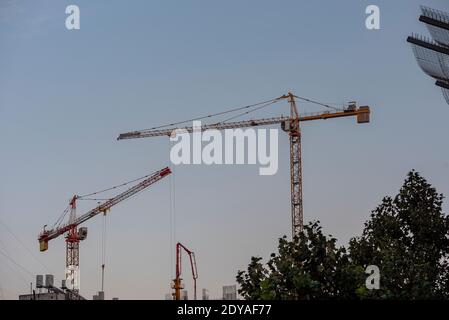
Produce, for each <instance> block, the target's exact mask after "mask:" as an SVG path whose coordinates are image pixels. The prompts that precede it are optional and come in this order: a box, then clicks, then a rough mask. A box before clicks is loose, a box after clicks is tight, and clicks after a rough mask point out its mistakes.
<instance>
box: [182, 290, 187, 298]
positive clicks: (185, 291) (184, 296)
mask: <svg viewBox="0 0 449 320" xmlns="http://www.w3.org/2000/svg"><path fill="white" fill-rule="evenodd" d="M181 300H189V294H188V293H187V290H182V291H181Z"/></svg>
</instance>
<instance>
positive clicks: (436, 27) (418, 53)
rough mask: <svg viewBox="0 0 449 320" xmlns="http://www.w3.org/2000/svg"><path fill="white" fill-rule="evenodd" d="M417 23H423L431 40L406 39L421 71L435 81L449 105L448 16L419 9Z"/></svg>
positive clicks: (413, 37)
mask: <svg viewBox="0 0 449 320" xmlns="http://www.w3.org/2000/svg"><path fill="white" fill-rule="evenodd" d="M421 11H422V14H421V15H420V17H419V21H421V22H423V23H424V24H425V25H426V26H427V29H428V30H429V33H430V35H431V37H432V38H428V37H425V36H420V35H415V34H414V35H412V36H410V37H408V38H407V41H408V42H409V43H411V45H412V49H413V53H414V55H415V58H416V60H417V62H418V65H419V66H420V67H421V69H422V70H423V71H424V72H425V73H426V74H427V75H429V76H430V77H432V78H433V79H435V80H436V82H435V85H436V86H438V87H440V88H441V90H442V92H443V96H444V98H445V99H446V102H447V103H448V104H449V14H448V13H446V12H443V11H440V10H435V9H431V8H428V7H424V6H422V7H421Z"/></svg>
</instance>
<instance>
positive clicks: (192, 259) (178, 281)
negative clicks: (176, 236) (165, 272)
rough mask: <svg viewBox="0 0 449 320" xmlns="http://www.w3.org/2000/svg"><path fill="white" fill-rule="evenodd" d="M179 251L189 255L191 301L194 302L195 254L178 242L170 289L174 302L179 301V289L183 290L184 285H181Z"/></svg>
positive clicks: (196, 275) (196, 273) (196, 272)
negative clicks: (172, 290)
mask: <svg viewBox="0 0 449 320" xmlns="http://www.w3.org/2000/svg"><path fill="white" fill-rule="evenodd" d="M181 250H184V251H185V252H187V254H188V255H189V259H190V267H191V268H192V278H193V299H194V300H196V279H198V271H197V269H196V259H195V253H194V252H193V251H190V250H189V249H187V248H186V247H185V246H184V245H183V244H182V243H180V242H178V243H177V244H176V278H175V279H173V284H172V288H173V289H174V290H175V292H174V293H173V298H174V300H180V299H181V289H184V285H183V284H182V283H181V281H182V279H181V273H182V268H181Z"/></svg>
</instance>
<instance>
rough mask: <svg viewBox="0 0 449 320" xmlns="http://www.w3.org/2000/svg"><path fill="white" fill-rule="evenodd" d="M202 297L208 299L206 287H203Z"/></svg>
mask: <svg viewBox="0 0 449 320" xmlns="http://www.w3.org/2000/svg"><path fill="white" fill-rule="evenodd" d="M202 299H203V300H209V291H208V290H207V289H203V291H202Z"/></svg>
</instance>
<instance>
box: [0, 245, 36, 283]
mask: <svg viewBox="0 0 449 320" xmlns="http://www.w3.org/2000/svg"><path fill="white" fill-rule="evenodd" d="M0 254H1V255H2V256H4V257H5V258H6V259H8V260H9V261H11V262H12V263H13V264H14V265H15V266H17V267H19V268H20V269H22V270H23V271H25V272H26V273H27V274H29V275H30V276H31V279H33V278H34V274H33V273H32V272H30V271H29V270H28V269H27V268H25V267H24V266H22V265H21V264H20V263H18V262H16V261H15V260H14V259H13V258H11V257H10V256H8V255H7V254H6V253H4V252H3V251H2V250H0Z"/></svg>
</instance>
